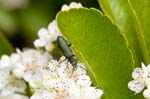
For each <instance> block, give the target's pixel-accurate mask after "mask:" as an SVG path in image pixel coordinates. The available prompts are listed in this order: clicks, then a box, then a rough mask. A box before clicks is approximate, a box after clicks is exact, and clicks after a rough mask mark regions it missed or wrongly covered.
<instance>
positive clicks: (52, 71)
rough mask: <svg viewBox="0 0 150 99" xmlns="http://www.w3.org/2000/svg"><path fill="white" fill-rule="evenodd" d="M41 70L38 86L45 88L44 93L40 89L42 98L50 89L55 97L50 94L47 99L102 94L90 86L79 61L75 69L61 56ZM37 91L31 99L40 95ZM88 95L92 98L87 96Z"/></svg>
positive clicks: (86, 97)
mask: <svg viewBox="0 0 150 99" xmlns="http://www.w3.org/2000/svg"><path fill="white" fill-rule="evenodd" d="M73 70H74V71H73ZM41 72H42V73H41V74H42V81H41V82H42V87H39V88H40V90H43V91H44V90H46V92H44V93H43V91H42V92H41V91H40V92H41V94H42V97H43V99H47V98H44V97H45V96H47V93H51V91H54V92H55V93H54V96H55V97H51V96H52V94H51V95H50V96H47V97H51V98H49V99H53V98H55V99H98V98H100V97H101V96H102V94H103V92H102V90H100V89H96V88H95V87H91V80H90V78H89V76H88V75H87V74H86V69H84V65H83V64H81V63H79V64H77V68H76V69H73V66H72V65H71V64H70V62H68V60H67V59H65V58H64V57H61V58H60V60H59V61H57V60H51V61H50V62H49V64H48V65H47V66H45V67H44V68H43V69H42V70H41ZM72 72H73V75H72ZM37 77H38V76H37ZM33 80H34V79H33ZM36 90H37V89H36ZM49 90H50V92H49ZM37 93H39V92H35V94H34V95H33V96H32V99H36V97H40V96H39V94H37ZM89 96H90V97H93V98H88V97H89ZM37 99H38V98H37ZM40 99H41V98H40Z"/></svg>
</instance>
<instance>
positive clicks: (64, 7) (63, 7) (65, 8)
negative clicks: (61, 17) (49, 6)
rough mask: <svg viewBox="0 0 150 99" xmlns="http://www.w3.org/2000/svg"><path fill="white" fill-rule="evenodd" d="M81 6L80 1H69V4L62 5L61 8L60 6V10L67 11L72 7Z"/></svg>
mask: <svg viewBox="0 0 150 99" xmlns="http://www.w3.org/2000/svg"><path fill="white" fill-rule="evenodd" d="M82 7H83V6H82V4H81V3H76V2H71V3H70V4H69V6H68V5H66V4H65V5H63V6H62V8H61V11H68V10H70V9H72V8H82Z"/></svg>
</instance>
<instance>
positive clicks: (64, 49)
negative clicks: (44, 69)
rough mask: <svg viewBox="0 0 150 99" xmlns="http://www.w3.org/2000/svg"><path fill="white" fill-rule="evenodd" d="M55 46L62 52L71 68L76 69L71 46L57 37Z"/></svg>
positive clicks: (62, 38) (60, 37)
mask: <svg viewBox="0 0 150 99" xmlns="http://www.w3.org/2000/svg"><path fill="white" fill-rule="evenodd" d="M57 44H58V47H59V48H60V50H61V51H62V52H63V54H64V56H65V57H66V59H68V61H69V62H70V63H71V64H72V66H73V67H76V66H77V59H76V58H74V57H75V55H74V54H73V51H72V50H71V48H70V46H71V44H68V42H67V41H66V40H65V39H64V37H62V36H58V37H57Z"/></svg>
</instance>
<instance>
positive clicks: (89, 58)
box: [57, 8, 139, 99]
mask: <svg viewBox="0 0 150 99" xmlns="http://www.w3.org/2000/svg"><path fill="white" fill-rule="evenodd" d="M57 23H58V26H59V28H60V30H61V32H62V33H63V34H64V36H65V37H66V38H67V39H68V41H69V42H71V43H72V45H73V48H74V49H75V52H76V54H77V56H78V59H79V60H80V59H83V62H85V63H86V64H87V68H88V73H89V74H90V76H91V78H92V80H93V82H94V84H95V85H96V86H98V87H99V88H101V89H102V90H103V91H104V94H105V98H106V99H137V97H136V96H135V95H134V94H133V93H132V92H131V91H130V90H129V89H128V87H127V85H128V82H129V80H131V78H130V77H131V72H132V69H133V67H132V66H133V61H132V56H131V52H130V51H129V49H128V48H127V42H126V41H125V39H124V37H123V36H122V35H121V33H120V31H119V30H118V28H117V27H116V26H115V25H114V24H112V23H111V21H110V20H109V19H108V18H107V17H106V16H103V15H102V14H101V13H100V12H99V11H98V10H96V9H86V8H82V9H72V10H69V11H66V12H60V13H59V14H58V15H57ZM138 99H139V98H138Z"/></svg>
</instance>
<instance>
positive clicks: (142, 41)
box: [128, 0, 150, 65]
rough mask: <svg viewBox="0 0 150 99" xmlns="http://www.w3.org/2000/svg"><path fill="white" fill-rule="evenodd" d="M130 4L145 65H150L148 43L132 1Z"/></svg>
mask: <svg viewBox="0 0 150 99" xmlns="http://www.w3.org/2000/svg"><path fill="white" fill-rule="evenodd" d="M128 3H129V7H130V9H131V14H132V17H133V21H134V24H135V26H136V30H137V36H138V41H139V45H140V49H141V52H142V55H143V59H144V63H145V64H147V65H148V64H149V63H150V58H149V56H148V50H147V47H146V42H145V39H144V36H143V31H142V28H141V24H140V21H139V20H138V17H137V15H136V12H135V10H134V9H133V7H132V5H131V2H130V0H128Z"/></svg>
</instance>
